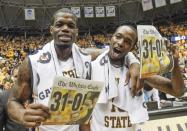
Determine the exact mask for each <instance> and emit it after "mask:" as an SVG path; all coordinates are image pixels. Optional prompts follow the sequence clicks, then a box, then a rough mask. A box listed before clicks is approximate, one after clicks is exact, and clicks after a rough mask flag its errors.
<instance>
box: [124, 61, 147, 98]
mask: <svg viewBox="0 0 187 131" xmlns="http://www.w3.org/2000/svg"><path fill="white" fill-rule="evenodd" d="M139 76H140V64H138V63H133V64H131V66H130V69H129V71H128V72H127V74H126V80H125V84H128V83H129V81H130V80H131V83H130V89H131V94H132V96H133V97H134V96H136V95H137V94H138V92H139V91H140V89H142V88H143V85H144V82H143V79H140V77H139Z"/></svg>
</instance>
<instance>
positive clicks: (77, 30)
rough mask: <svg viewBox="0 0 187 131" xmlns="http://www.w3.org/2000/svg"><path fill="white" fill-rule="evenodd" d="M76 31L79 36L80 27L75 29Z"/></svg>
mask: <svg viewBox="0 0 187 131" xmlns="http://www.w3.org/2000/svg"><path fill="white" fill-rule="evenodd" d="M75 32H76V37H78V35H79V29H78V28H77V29H75Z"/></svg>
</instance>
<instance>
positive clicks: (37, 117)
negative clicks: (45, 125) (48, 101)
mask: <svg viewBox="0 0 187 131" xmlns="http://www.w3.org/2000/svg"><path fill="white" fill-rule="evenodd" d="M49 117H50V113H49V108H48V107H47V106H45V105H43V104H39V103H32V104H29V105H28V106H27V107H26V109H25V110H24V111H23V116H22V124H23V126H25V127H27V128H32V127H37V126H39V125H40V124H41V122H44V121H45V120H46V119H47V118H49Z"/></svg>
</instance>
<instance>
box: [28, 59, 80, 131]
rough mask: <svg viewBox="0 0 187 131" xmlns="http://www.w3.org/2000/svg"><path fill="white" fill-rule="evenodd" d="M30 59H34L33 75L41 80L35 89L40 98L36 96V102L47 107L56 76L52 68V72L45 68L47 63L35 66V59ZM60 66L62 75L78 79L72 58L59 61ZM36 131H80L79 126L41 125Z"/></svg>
mask: <svg viewBox="0 0 187 131" xmlns="http://www.w3.org/2000/svg"><path fill="white" fill-rule="evenodd" d="M30 58H31V59H32V61H31V65H32V69H33V73H34V74H33V75H34V76H35V78H38V80H40V82H39V84H38V85H37V87H34V89H35V90H34V91H36V92H34V93H35V94H37V93H38V96H37V95H36V96H37V98H36V99H35V102H38V103H42V104H44V105H46V106H47V104H48V101H49V96H50V93H51V91H52V89H51V87H52V85H53V78H54V76H55V75H56V74H55V73H53V72H52V70H53V69H52V68H51V70H50V68H46V66H44V64H45V63H39V62H38V65H37V66H34V64H33V63H32V62H34V61H33V59H34V58H32V57H30ZM36 61H37V60H36ZM47 64H48V63H47ZM59 64H60V67H61V68H60V70H58V72H60V74H62V75H63V76H66V77H76V71H75V67H74V64H73V59H72V58H69V59H68V60H67V61H64V62H62V61H59ZM52 65H53V63H52ZM43 67H44V68H43ZM53 68H55V67H53ZM36 76H37V77H36ZM36 131H79V125H41V126H39V127H37V128H36Z"/></svg>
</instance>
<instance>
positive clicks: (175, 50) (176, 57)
mask: <svg viewBox="0 0 187 131" xmlns="http://www.w3.org/2000/svg"><path fill="white" fill-rule="evenodd" d="M165 43H166V47H167V49H168V51H169V52H170V53H172V55H173V59H174V61H178V60H179V49H178V46H177V44H173V43H171V42H170V41H169V40H165Z"/></svg>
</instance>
